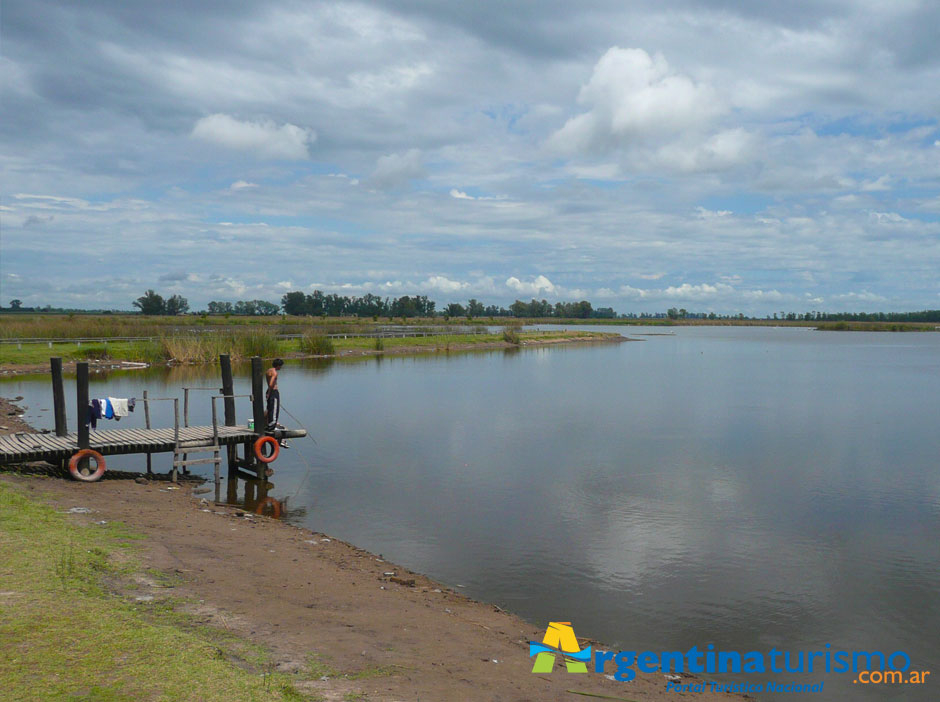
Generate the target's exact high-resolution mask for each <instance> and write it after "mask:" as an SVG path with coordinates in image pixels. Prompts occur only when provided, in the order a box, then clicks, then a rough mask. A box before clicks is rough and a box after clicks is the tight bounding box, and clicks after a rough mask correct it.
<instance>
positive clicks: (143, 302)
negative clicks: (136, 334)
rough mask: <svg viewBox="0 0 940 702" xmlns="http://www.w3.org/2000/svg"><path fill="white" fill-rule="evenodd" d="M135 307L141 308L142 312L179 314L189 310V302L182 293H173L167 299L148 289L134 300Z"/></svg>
mask: <svg viewBox="0 0 940 702" xmlns="http://www.w3.org/2000/svg"><path fill="white" fill-rule="evenodd" d="M133 304H134V307H136V308H137V309H139V310H140V313H141V314H167V315H177V314H186V313H187V312H189V302H188V301H187V300H186V298H185V297H183V296H182V295H173V296H172V297H170V298H167V299H166V300H164V299H163V297H162V296H161V295H158V294H157V293H155V292H154V291H153V290H148V291H147V292H145V293H144V294H143V295H141V296H140V297H138V298H137V299H136V300H134V303H133Z"/></svg>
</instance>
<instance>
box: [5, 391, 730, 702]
mask: <svg viewBox="0 0 940 702" xmlns="http://www.w3.org/2000/svg"><path fill="white" fill-rule="evenodd" d="M0 405H2V406H3V407H4V408H9V409H7V410H6V411H18V410H19V408H18V407H16V406H15V405H13V404H12V403H10V402H9V401H3V402H2V403H0ZM17 419H18V418H17ZM7 426H10V425H9V424H8V425H7ZM5 431H10V429H7V430H5ZM0 484H2V485H3V486H4V487H12V489H15V490H17V491H20V492H21V493H23V494H24V495H26V496H27V497H29V498H30V499H32V500H36V501H39V502H43V503H47V504H52V505H53V506H54V507H55V508H56V509H57V511H59V512H66V511H68V510H69V509H72V508H76V507H79V508H84V509H86V510H90V511H88V512H85V513H79V514H69V515H68V516H67V518H68V519H69V521H70V522H73V523H74V524H75V528H76V529H83V528H88V529H94V528H95V525H97V524H101V523H104V522H120V523H123V524H124V525H125V527H126V528H127V529H128V530H130V531H131V532H134V533H136V534H139V535H140V536H141V537H142V539H141V540H140V541H138V542H137V543H138V544H139V557H140V560H141V567H142V568H143V569H144V570H143V572H144V573H145V574H149V576H145V577H143V578H142V579H141V578H138V579H137V581H136V582H135V583H134V584H133V585H132V586H131V585H128V584H127V583H123V584H122V583H121V582H118V581H114V582H109V583H106V585H107V586H108V588H109V590H110V591H111V594H112V595H113V596H115V597H123V598H132V599H137V600H140V599H141V598H144V599H152V600H153V601H155V602H158V603H165V605H166V606H172V607H173V608H174V610H175V611H178V612H179V613H181V615H186V616H190V617H197V618H198V621H199V622H201V623H202V624H203V625H208V626H210V627H214V628H215V629H218V630H223V631H224V632H225V633H226V634H227V635H233V636H237V637H239V638H240V639H242V640H244V641H246V642H248V643H249V644H250V645H252V646H260V647H261V648H263V649H264V650H266V651H268V652H269V655H270V660H271V661H272V663H271V666H273V669H274V670H276V671H279V672H282V673H286V674H288V675H290V676H291V680H292V684H293V687H294V688H295V689H296V690H297V691H298V692H301V693H303V694H307V695H309V696H311V698H313V699H327V700H343V699H363V700H371V701H376V700H389V701H391V700H402V699H435V700H447V699H481V700H486V699H493V700H496V699H502V700H574V699H584V695H587V696H589V697H592V696H593V697H599V696H607V697H608V698H611V699H627V700H637V701H639V700H667V699H674V695H675V692H672V691H668V690H667V687H666V685H667V682H669V679H667V678H666V676H665V675H664V674H662V673H649V674H645V673H639V674H638V675H637V678H636V680H635V681H633V682H631V683H622V682H617V681H614V680H611V679H609V676H610V674H611V673H613V672H614V671H613V666H612V665H611V666H608V668H609V669H608V670H606V671H605V672H606V673H607V675H601V674H597V673H594V672H592V673H590V674H588V675H570V674H568V673H567V672H565V668H564V665H562V664H561V663H560V662H556V665H555V669H554V671H553V673H551V674H533V673H532V672H531V669H532V659H531V658H530V657H529V650H528V642H529V641H540V640H541V638H542V636H543V635H544V632H545V628H544V627H545V625H547V622H544V623H541V626H539V625H533V624H531V623H528V622H526V621H524V620H523V619H521V618H520V617H518V616H516V615H514V614H511V613H509V612H506V611H505V610H502V609H501V608H499V607H497V606H495V605H490V604H486V603H483V602H479V601H477V600H474V599H473V598H471V597H468V596H466V595H464V594H463V593H461V592H459V591H458V590H457V588H456V587H450V586H447V585H444V584H441V583H439V582H437V581H435V580H433V579H432V578H429V577H427V576H425V575H422V574H420V573H416V572H414V571H411V570H410V569H408V568H405V567H402V566H398V565H395V564H392V563H390V562H388V561H386V560H385V559H384V558H383V557H382V555H381V554H378V555H377V554H373V553H370V552H368V551H366V550H364V549H361V548H358V547H356V546H355V545H352V544H349V543H346V542H344V541H342V540H340V539H336V538H334V537H332V536H328V535H326V534H323V533H321V532H318V531H313V530H308V529H306V528H304V527H299V526H295V525H292V524H290V523H286V522H279V521H276V520H273V519H269V518H267V517H260V516H256V515H254V514H250V513H246V512H244V511H243V510H242V509H240V508H238V507H237V506H230V505H222V504H214V503H212V502H209V501H207V500H205V499H201V498H200V496H199V495H198V494H193V493H192V485H191V484H189V485H188V484H185V483H183V484H180V485H179V486H175V485H173V484H171V483H168V482H165V481H159V482H157V481H154V482H150V481H146V480H141V479H138V480H127V479H111V480H108V479H105V480H102V481H100V482H97V483H77V482H72V481H68V480H62V479H58V478H49V477H40V476H27V475H20V474H15V473H14V474H11V473H7V472H5V473H0ZM177 488H178V489H177ZM148 583H149V584H148ZM558 616H559V617H566V616H568V613H565V612H560V613H559V614H558ZM574 625H575V627H576V626H577V622H574ZM579 633H580V632H579ZM579 645H581V646H582V647H584V646H587V645H595V646H596V645H598V643H597V642H596V641H591V640H589V639H580V640H579ZM311 658H313V659H315V660H317V661H319V662H320V663H321V664H322V665H321V667H320V668H319V669H318V671H319V672H323V671H329V672H328V673H325V674H324V675H313V676H311V675H309V674H308V673H309V665H308V662H309V661H310V660H311ZM611 677H612V676H611ZM681 679H682V681H683V682H684V683H689V682H699V681H700V680H701V679H700V678H696V677H694V676H691V675H688V674H682V675H681ZM356 695H361V697H356ZM698 698H699V699H701V700H703V701H706V700H707V701H709V702H711V700H740V699H742V696H740V695H733V694H726V693H709V692H706V693H704V694H702V695H700V696H698Z"/></svg>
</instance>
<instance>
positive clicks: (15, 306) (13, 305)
mask: <svg viewBox="0 0 940 702" xmlns="http://www.w3.org/2000/svg"><path fill="white" fill-rule="evenodd" d="M22 306H23V301H22V300H10V309H11V310H18V309H19V308H20V307H22Z"/></svg>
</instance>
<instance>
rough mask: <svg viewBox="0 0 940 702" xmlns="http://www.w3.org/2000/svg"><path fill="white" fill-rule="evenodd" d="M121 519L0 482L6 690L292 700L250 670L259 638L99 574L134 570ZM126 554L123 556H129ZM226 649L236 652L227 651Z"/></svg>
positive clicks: (118, 700) (2, 676) (119, 700)
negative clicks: (83, 522)
mask: <svg viewBox="0 0 940 702" xmlns="http://www.w3.org/2000/svg"><path fill="white" fill-rule="evenodd" d="M128 545H129V534H128V532H127V529H126V527H124V526H123V525H120V524H114V523H109V524H107V525H97V524H92V525H88V526H80V525H78V524H76V523H73V522H70V521H68V520H67V519H66V518H65V517H64V516H63V515H61V514H59V513H57V512H55V511H54V510H53V509H52V508H50V507H48V506H46V505H43V504H40V503H38V502H34V501H32V500H29V499H27V498H26V497H24V496H23V495H22V494H21V493H20V492H19V491H17V490H15V489H14V488H12V487H10V486H8V485H4V484H0V564H2V565H0V576H2V578H0V582H2V588H0V589H2V592H0V640H2V641H3V646H0V689H3V691H4V697H5V698H7V699H15V700H58V699H61V700H65V699H84V700H113V701H115V702H124V701H125V700H126V701H131V700H191V699H200V700H220V701H222V700H225V701H226V702H229V701H230V700H260V701H267V700H299V699H309V697H306V698H305V697H304V696H303V695H300V694H299V693H297V691H296V690H294V688H293V687H292V685H291V678H290V677H289V676H286V675H283V674H280V673H271V672H264V671H261V672H252V671H250V670H244V669H242V668H240V667H238V666H235V665H233V664H232V663H231V662H229V659H230V658H231V657H232V656H233V655H235V656H237V657H238V658H239V659H240V660H243V661H245V660H248V661H249V663H250V664H253V665H262V664H263V663H264V661H265V660H266V653H265V652H264V651H263V649H260V648H258V647H252V646H251V645H250V644H246V643H243V642H239V641H238V640H237V639H236V638H235V637H233V636H232V635H230V634H227V632H220V631H218V630H214V629H210V628H209V627H205V626H202V627H199V626H193V625H191V620H190V619H189V618H188V617H187V615H184V614H182V613H179V612H177V611H176V610H175V608H174V606H173V603H172V602H166V601H163V602H157V603H153V604H149V603H146V604H144V603H140V604H138V603H132V602H129V601H127V600H126V599H124V598H123V597H120V596H118V595H115V594H113V593H112V592H111V591H110V590H109V589H108V588H107V587H105V583H106V582H107V581H108V580H109V579H114V578H126V577H127V576H129V575H130V574H131V573H134V572H138V571H137V568H138V566H137V564H136V563H135V561H134V559H133V557H132V553H131V554H129V553H128V550H127V547H128ZM129 555H130V556H131V557H128V556H129ZM233 652H235V653H233Z"/></svg>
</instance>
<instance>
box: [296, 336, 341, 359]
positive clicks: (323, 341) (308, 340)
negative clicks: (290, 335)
mask: <svg viewBox="0 0 940 702" xmlns="http://www.w3.org/2000/svg"><path fill="white" fill-rule="evenodd" d="M300 350H301V351H302V352H304V353H309V354H311V355H314V356H331V355H333V354H334V353H336V345H335V344H334V343H333V340H332V339H331V338H329V337H328V336H324V335H323V334H317V333H314V332H308V333H307V334H304V335H303V336H302V337H301V338H300Z"/></svg>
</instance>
